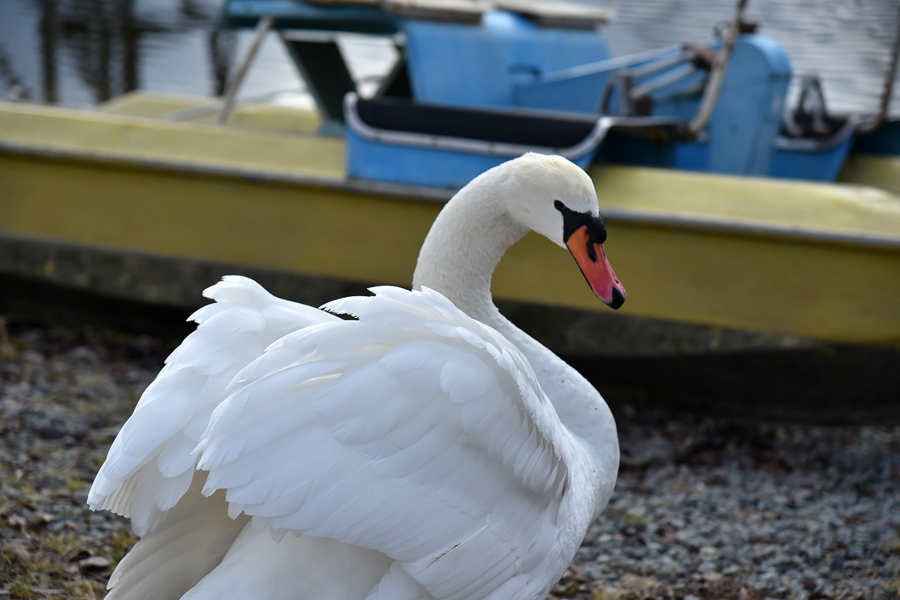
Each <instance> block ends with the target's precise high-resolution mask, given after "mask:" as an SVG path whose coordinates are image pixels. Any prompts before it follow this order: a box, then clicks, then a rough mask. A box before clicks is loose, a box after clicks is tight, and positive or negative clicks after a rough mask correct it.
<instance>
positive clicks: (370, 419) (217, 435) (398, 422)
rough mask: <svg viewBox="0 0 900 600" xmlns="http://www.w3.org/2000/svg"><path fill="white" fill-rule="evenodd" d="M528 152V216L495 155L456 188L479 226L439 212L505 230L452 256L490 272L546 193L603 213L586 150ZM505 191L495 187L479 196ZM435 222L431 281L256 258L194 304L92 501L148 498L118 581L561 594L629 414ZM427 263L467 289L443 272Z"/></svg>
mask: <svg viewBox="0 0 900 600" xmlns="http://www.w3.org/2000/svg"><path fill="white" fill-rule="evenodd" d="M516 162H517V161H513V162H512V163H507V165H509V164H514V163H516ZM523 165H524V166H526V167H527V166H529V165H530V166H531V167H534V170H536V171H540V170H542V169H543V170H544V171H546V172H545V173H543V175H541V176H540V177H539V178H538V179H539V182H540V185H537V184H535V183H534V181H532V179H533V178H534V177H535V175H534V173H531V175H530V177H526V178H525V180H526V184H527V185H528V187H527V190H528V191H530V192H531V193H532V196H534V197H530V196H528V195H527V194H526V198H525V200H524V201H523V202H524V204H525V205H526V208H525V209H522V214H523V215H524V216H523V217H522V220H524V221H525V222H526V224H527V227H523V226H522V225H516V224H514V222H513V224H512V225H510V224H509V223H507V222H508V221H510V220H509V217H508V214H509V213H508V212H506V211H507V208H506V207H505V206H504V204H509V203H510V200H509V198H506V197H505V196H504V195H503V194H502V193H501V192H502V191H503V190H504V189H505V188H503V187H502V186H500V187H498V186H499V183H498V182H501V183H502V182H503V181H506V182H507V183H506V184H505V185H506V187H507V188H509V187H510V185H509V181H508V180H509V179H510V175H511V170H510V168H509V167H506V166H503V167H500V168H498V169H495V170H494V171H492V172H489V174H486V175H484V176H482V177H480V178H478V179H476V180H475V181H474V182H473V183H472V184H470V186H468V187H467V188H465V189H464V190H463V191H461V192H460V193H459V194H458V195H457V197H456V199H454V201H453V202H451V204H450V205H448V208H453V207H456V209H457V210H463V209H464V208H465V206H466V204H467V203H469V204H471V205H473V206H475V207H476V209H475V213H477V217H476V218H475V219H473V220H471V227H470V228H469V229H470V230H471V231H467V230H465V228H462V229H460V223H459V222H458V221H455V222H453V223H451V226H447V223H448V222H449V221H450V219H449V218H447V217H445V218H444V221H445V224H444V226H443V227H442V231H444V232H445V233H446V232H447V231H451V232H452V231H453V228H454V227H456V228H457V230H458V231H457V234H458V235H460V236H463V237H465V236H466V235H467V234H468V235H470V236H471V235H472V231H474V230H477V229H478V228H479V227H481V228H482V229H484V228H485V227H487V226H499V227H500V229H501V231H500V235H498V237H497V238H496V239H491V240H490V244H493V245H494V246H491V247H487V246H486V247H484V248H482V249H480V250H479V248H477V247H475V246H476V245H477V243H476V242H472V240H471V239H468V240H464V241H461V242H459V243H458V244H457V246H458V247H457V248H456V251H458V252H457V254H453V252H454V249H453V248H448V252H449V253H448V254H447V257H448V260H447V262H448V263H456V264H457V268H459V265H465V263H466V262H467V261H469V262H471V261H473V260H474V261H476V262H478V263H479V265H480V268H482V269H487V270H488V271H489V270H492V269H493V264H490V263H491V262H492V261H493V263H495V262H496V260H499V257H500V255H502V250H503V249H504V248H505V246H508V245H509V244H511V243H513V242H514V241H515V240H516V239H518V237H521V235H523V234H524V232H525V231H527V228H532V229H536V228H537V227H538V225H540V227H542V229H543V230H544V232H545V233H546V232H552V231H553V230H554V228H555V227H556V225H555V224H548V223H546V222H543V223H542V224H538V223H535V222H528V221H529V220H531V221H533V220H534V219H538V217H536V216H535V215H539V214H544V217H542V218H544V219H545V220H546V219H547V218H551V219H555V213H554V212H547V211H546V210H545V208H544V207H543V205H541V204H540V202H541V201H546V200H547V199H546V198H543V197H542V195H543V194H545V193H546V194H550V197H549V201H550V202H551V206H552V201H553V200H554V199H556V198H557V197H558V196H562V197H563V200H564V201H566V202H568V203H569V204H570V205H572V206H574V207H575V208H578V209H580V210H581V209H584V210H591V209H592V207H593V210H594V211H596V196H595V195H594V194H593V190H592V188H590V189H589V188H588V187H587V186H588V184H589V183H590V180H589V178H587V177H586V176H585V175H584V174H583V172H581V171H580V170H578V169H577V167H574V165H571V163H568V162H567V161H564V160H562V159H558V158H555V157H536V155H528V156H526V157H523V158H522V159H518V166H519V167H522V166H523ZM490 173H493V175H490ZM579 173H580V174H579ZM548 177H549V178H550V179H552V178H553V177H555V178H556V179H557V180H558V181H559V185H558V186H556V187H555V188H554V186H553V185H551V184H548V183H547V182H546V181H545V179H547V178H548ZM573 179H574V181H575V182H574V183H573V181H572V180H573ZM585 179H586V180H587V183H585ZM551 183H552V182H551ZM548 186H549V187H548ZM507 191H508V192H509V194H510V195H514V194H515V193H518V192H521V191H522V190H521V189H518V190H517V189H510V190H507ZM488 194H492V195H496V196H498V200H497V201H496V202H495V203H494V204H491V203H489V202H488V203H485V202H484V201H483V200H482V199H480V198H479V196H480V197H481V198H483V197H484V196H486V195H488ZM538 196H540V198H539V197H538ZM528 202H533V203H534V204H535V206H534V207H531V208H529V207H528V206H527V204H528ZM592 203H593V204H592ZM485 207H487V208H485ZM492 207H493V208H492ZM542 211H543V213H542ZM445 212H447V210H446V209H445ZM450 212H451V213H452V211H450ZM547 215H550V216H549V217H547ZM442 216H444V213H442ZM440 220H441V219H440V218H439V220H438V221H439V222H440ZM554 223H555V221H554ZM559 226H560V228H561V221H560V223H559ZM504 228H505V229H504ZM435 229H438V227H437V226H436V227H435ZM504 232H505V233H504ZM477 233H479V235H480V232H477ZM432 234H435V230H432ZM432 234H429V240H431V241H430V242H429V241H426V246H425V247H423V252H422V255H421V256H420V264H419V269H418V270H417V274H416V279H417V282H416V285H417V287H422V288H423V289H421V290H420V291H408V290H403V289H399V288H392V287H380V288H373V290H372V291H373V292H374V296H371V297H353V298H344V299H341V300H337V301H334V302H331V303H329V304H327V305H326V306H325V307H323V308H325V310H319V309H315V308H311V307H308V306H303V305H299V304H295V303H292V302H287V301H285V300H280V299H278V298H275V297H274V296H272V295H270V294H268V292H266V291H265V290H264V289H263V288H261V287H260V286H259V285H258V284H256V283H255V282H253V281H251V280H249V279H246V278H243V277H227V278H225V279H224V280H223V281H222V282H220V283H218V284H216V285H215V286H213V287H211V288H210V289H209V290H207V291H206V292H205V295H206V296H208V297H210V298H212V299H213V300H215V301H216V303H214V304H211V305H208V306H206V307H204V308H202V309H201V310H199V311H197V313H195V315H194V316H193V317H192V318H193V319H194V320H195V321H197V323H198V328H197V330H196V331H195V332H194V333H193V334H191V335H190V336H188V338H187V339H186V340H185V341H184V343H183V344H182V345H181V346H180V347H179V348H178V349H176V350H175V352H173V353H172V355H171V356H170V357H169V359H168V360H167V364H166V366H165V368H164V369H163V370H162V371H161V372H160V374H159V376H158V377H157V379H156V380H155V381H154V382H153V384H151V385H150V387H148V389H147V390H146V392H145V393H144V395H143V396H142V398H141V400H140V402H139V403H138V406H137V408H136V409H135V412H134V414H133V415H132V417H131V418H130V419H129V420H128V422H127V423H126V424H125V426H124V427H123V429H122V431H121V432H120V434H119V436H118V437H117V438H116V440H115V442H114V443H113V446H112V448H111V449H110V453H109V458H108V459H107V461H106V463H104V465H103V466H102V468H101V470H100V472H99V473H98V476H97V479H96V480H95V482H94V485H93V487H92V488H91V492H90V495H89V502H90V504H91V506H92V508H106V509H110V510H113V511H115V512H117V513H119V514H124V515H128V516H130V517H131V519H132V524H133V528H134V529H135V531H136V532H137V533H138V534H140V535H141V536H142V539H141V541H140V542H138V544H137V545H136V547H135V548H134V550H132V552H131V553H130V554H129V555H128V556H127V557H126V558H125V559H124V560H123V561H122V562H121V563H120V565H119V567H118V568H117V569H116V572H115V573H114V575H113V577H112V579H111V580H110V586H111V588H112V592H111V593H110V595H109V598H146V597H151V596H152V597H154V598H181V597H183V598H187V599H191V600H204V599H213V598H254V597H258V598H266V599H268V600H274V599H277V598H297V597H302V598H315V599H317V600H329V599H331V598H334V599H338V598H340V599H345V600H366V599H370V600H376V599H377V600H407V599H408V600H432V599H437V598H441V599H459V600H462V599H472V600H475V599H481V598H484V599H491V600H500V599H504V600H505V599H509V598H522V599H537V598H542V597H543V596H544V595H546V593H547V592H548V591H549V588H550V587H551V586H552V585H553V584H554V583H555V582H556V580H557V579H558V578H559V577H560V576H561V575H562V573H563V571H564V569H565V567H566V566H567V565H568V563H569V562H570V560H571V558H572V556H573V554H574V552H575V550H576V549H577V547H578V545H579V544H580V541H581V538H582V537H583V535H584V532H585V531H586V529H587V526H588V525H589V523H590V521H591V520H592V519H593V518H594V517H595V516H596V515H597V514H599V511H600V510H602V508H603V507H604V506H605V504H606V502H607V500H608V498H609V494H610V493H611V491H612V485H613V483H614V481H615V475H616V473H615V471H616V467H617V464H618V446H617V443H616V440H615V424H614V422H613V421H612V417H611V415H610V414H609V410H608V408H607V407H606V405H605V403H604V402H603V400H602V398H600V396H599V394H597V392H596V390H594V389H593V388H592V387H591V386H590V385H589V384H588V383H587V382H586V381H584V379H583V378H581V376H580V375H578V374H577V373H576V372H575V371H574V370H572V369H571V368H570V367H568V366H567V365H565V363H562V361H560V360H559V359H557V358H556V357H555V356H553V355H552V353H550V352H549V351H548V350H546V349H545V348H543V347H542V346H540V344H538V343H537V342H535V341H534V340H532V339H531V338H529V337H528V336H527V335H525V334H524V333H522V332H521V331H520V330H518V329H516V328H515V327H514V326H512V324H510V323H509V322H508V321H506V320H505V319H503V318H502V317H501V316H500V315H499V313H497V312H496V309H494V308H493V305H492V304H491V303H490V301H489V289H487V288H486V287H485V286H488V287H489V283H490V277H489V275H488V276H487V277H486V278H485V276H484V275H483V274H481V275H479V274H478V273H476V274H475V275H474V276H473V280H472V281H471V282H470V283H471V288H472V289H473V290H474V292H472V295H469V296H467V295H466V287H465V282H460V281H454V280H453V274H452V269H451V268H449V267H447V265H446V264H445V265H442V266H440V267H437V266H436V265H434V264H433V262H434V261H433V259H428V254H429V250H428V249H429V248H430V249H431V251H434V249H435V248H436V247H440V246H441V245H444V244H447V243H448V238H445V237H442V236H441V235H440V234H439V233H438V234H435V235H434V236H433V235H432ZM559 235H560V236H561V235H562V233H561V232H559ZM554 241H556V242H557V243H560V242H559V240H554ZM429 244H430V246H429ZM504 244H505V246H504ZM498 248H499V250H498ZM467 252H474V254H472V255H468V254H466V253H467ZM498 252H499V253H498ZM429 264H430V265H431V266H432V267H434V268H433V269H431V270H429V269H423V266H428V265H429ZM476 266H478V265H476ZM464 268H467V267H464ZM429 272H430V273H433V274H434V277H433V279H434V283H435V285H436V286H438V287H445V288H447V290H448V292H450V293H451V297H452V298H453V299H454V302H451V301H450V300H448V299H447V298H446V297H444V296H443V295H442V294H440V293H438V292H436V291H433V290H431V289H428V287H425V286H426V285H427V284H428V283H430V281H429V277H428V274H429ZM423 273H424V276H423ZM485 295H487V297H488V300H487V305H485V304H484V297H485ZM457 305H459V306H462V307H465V309H466V310H467V312H468V313H469V314H466V313H465V312H463V310H460V308H458V307H457ZM332 313H343V314H347V315H352V316H353V317H354V318H353V319H350V320H346V319H342V318H339V317H338V316H335V314H332ZM469 315H475V316H477V317H478V318H479V319H481V321H479V320H475V319H474V318H472V317H471V316H469ZM482 321H483V322H482ZM485 323H490V325H487V324H485ZM511 340H512V341H511ZM523 352H524V354H523ZM545 392H552V395H551V397H549V398H548V396H547V393H545ZM560 396H563V398H561V399H560V398H559V397H560ZM595 437H596V438H598V439H593V438H595ZM201 490H202V493H201Z"/></svg>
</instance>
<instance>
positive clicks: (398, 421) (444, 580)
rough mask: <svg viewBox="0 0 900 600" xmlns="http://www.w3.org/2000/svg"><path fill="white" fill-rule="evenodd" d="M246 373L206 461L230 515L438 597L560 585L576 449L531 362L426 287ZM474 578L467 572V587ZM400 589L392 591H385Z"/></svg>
mask: <svg viewBox="0 0 900 600" xmlns="http://www.w3.org/2000/svg"><path fill="white" fill-rule="evenodd" d="M373 291H374V292H375V293H376V296H375V297H370V298H347V299H343V300H340V301H336V302H334V303H331V304H329V305H326V308H327V309H328V310H331V311H334V312H346V313H351V314H353V315H356V316H357V317H358V321H336V322H329V323H322V324H320V325H317V326H314V327H308V328H305V329H302V330H300V331H296V332H294V333H292V334H289V335H287V336H285V337H283V338H282V339H280V340H279V341H278V342H276V343H274V344H273V345H272V346H271V347H270V348H269V349H268V350H267V351H266V352H265V353H264V354H263V355H262V356H260V357H259V358H258V359H256V360H255V361H254V362H253V363H251V364H250V365H248V366H247V367H246V368H245V369H243V371H242V372H241V373H240V374H238V375H237V377H236V378H235V381H234V384H233V386H232V388H231V395H230V396H229V397H228V399H227V400H225V401H224V402H222V403H221V404H220V405H219V406H218V407H217V408H216V409H215V412H214V414H213V416H212V419H211V420H210V424H209V428H208V429H207V431H206V433H205V434H204V435H203V437H202V439H201V441H200V444H199V445H198V448H197V450H198V452H199V454H200V461H199V465H198V466H199V468H200V469H204V470H208V471H209V476H208V479H207V482H206V487H205V489H204V493H207V494H212V493H213V492H215V491H216V490H217V489H225V490H226V499H227V501H228V502H229V505H230V507H229V510H230V511H231V514H233V515H236V514H238V513H239V512H240V511H241V510H243V511H244V512H245V513H247V514H249V515H251V516H252V517H253V520H254V524H255V525H256V526H257V527H258V528H260V529H261V528H262V527H265V526H266V525H270V526H271V527H273V528H275V529H279V528H280V529H288V530H293V531H295V532H300V533H304V534H308V535H313V536H320V537H328V538H333V539H336V540H340V541H343V542H347V543H351V544H355V545H359V546H364V547H368V548H372V549H375V550H379V551H381V552H383V553H385V554H387V555H388V556H390V557H391V558H393V559H395V560H397V561H398V562H399V564H400V566H401V567H402V569H403V570H404V572H406V573H408V574H409V575H410V576H412V578H413V579H414V580H415V581H417V582H419V583H420V584H421V585H423V586H424V587H425V588H426V589H427V590H428V592H429V593H430V594H431V595H432V596H433V597H435V598H448V599H449V598H454V599H455V598H459V599H461V598H471V599H477V598H488V597H491V598H493V597H501V596H502V597H504V598H510V597H516V596H518V595H520V594H523V593H525V592H529V593H532V594H533V593H535V592H536V591H540V590H541V589H542V588H543V586H545V585H547V582H546V581H544V580H543V579H541V578H529V576H528V574H529V572H530V571H531V570H532V569H534V568H535V567H537V566H538V565H539V564H541V562H542V561H544V560H545V559H546V557H547V556H549V555H552V554H553V546H554V544H555V541H556V536H557V533H558V527H559V523H560V521H561V520H562V518H563V516H561V515H560V514H559V510H560V506H561V504H562V498H563V496H564V494H565V492H566V489H567V486H568V485H569V482H568V477H569V475H568V470H567V467H566V464H565V463H564V461H563V459H562V456H563V455H564V454H565V452H563V451H561V449H563V448H564V447H566V446H567V445H568V444H569V443H570V440H569V438H568V434H567V432H566V431H565V430H564V429H562V428H561V426H560V424H559V421H558V418H557V417H556V413H555V411H554V409H553V407H552V405H551V404H550V403H549V402H548V401H547V400H546V398H545V397H544V396H543V393H542V392H541V390H540V387H539V385H538V384H537V381H536V379H535V377H534V374H533V373H532V371H531V369H530V367H529V365H528V363H527V361H526V360H525V359H524V357H523V356H522V355H521V353H520V352H519V351H518V350H517V349H516V348H515V347H514V346H512V345H511V344H510V343H509V342H507V341H506V340H505V339H504V338H503V337H502V336H500V335H499V334H498V333H497V332H495V331H494V330H493V329H491V328H489V327H487V326H485V325H483V324H481V323H478V322H477V321H474V320H472V319H470V318H469V317H467V316H466V315H464V314H463V313H462V312H460V311H459V310H457V309H456V308H455V307H454V306H453V305H452V304H451V303H450V302H449V301H447V300H446V299H445V298H443V297H442V296H440V295H439V294H437V293H435V292H432V291H429V290H425V291H423V292H409V291H406V290H400V289H397V288H375V289H374V290H373ZM463 575H464V576H463ZM385 585H387V584H385Z"/></svg>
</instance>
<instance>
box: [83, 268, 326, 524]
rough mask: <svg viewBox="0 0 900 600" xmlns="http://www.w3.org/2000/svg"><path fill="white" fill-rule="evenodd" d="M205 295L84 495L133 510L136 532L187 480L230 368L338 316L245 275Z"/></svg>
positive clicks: (157, 516)
mask: <svg viewBox="0 0 900 600" xmlns="http://www.w3.org/2000/svg"><path fill="white" fill-rule="evenodd" d="M204 296H206V297H207V298H211V299H213V300H216V301H217V302H216V303H214V304H209V305H207V306H205V307H203V308H201V309H200V310H198V311H197V312H196V313H194V314H193V315H192V316H191V320H193V321H196V322H197V323H198V327H197V330H196V331H195V332H193V333H192V334H191V335H189V336H188V337H187V338H186V339H185V340H184V342H183V343H182V344H181V345H180V346H179V347H178V348H177V349H176V350H175V351H174V352H173V353H172V354H171V356H169V358H168V359H166V366H165V367H164V368H163V370H162V371H161V372H160V374H159V375H158V376H157V378H156V380H155V381H154V382H153V383H152V384H150V386H149V387H148V388H147V390H146V391H145V392H144V394H143V395H142V396H141V399H140V401H139V402H138V405H137V407H136V408H135V411H134V414H133V415H132V416H131V417H130V418H129V419H128V421H127V422H126V423H125V425H124V426H123V427H122V430H121V431H120V432H119V435H118V436H117V437H116V439H115V441H114V442H113V444H112V447H111V448H110V451H109V455H108V457H107V460H106V462H105V463H104V464H103V466H102V467H101V468H100V472H99V473H98V474H97V477H96V479H95V480H94V484H93V485H92V487H91V491H90V494H89V496H88V502H89V504H90V505H91V508H94V509H101V508H102V509H108V510H112V511H114V512H116V513H118V514H121V515H125V516H130V517H131V521H132V528H133V529H134V530H135V532H136V533H138V534H139V535H144V534H145V533H147V532H148V531H152V530H153V529H154V528H155V527H156V526H157V525H158V524H159V522H160V520H161V518H162V516H163V514H165V512H166V511H167V510H169V509H170V508H172V507H173V506H175V504H176V503H177V502H178V500H179V499H180V498H181V497H182V496H183V495H184V493H185V492H186V491H187V489H188V487H189V486H190V484H191V479H192V477H193V474H194V469H195V465H196V457H195V456H194V455H193V454H192V451H193V450H194V448H195V447H196V445H197V442H198V440H199V439H200V436H201V435H202V434H203V432H204V431H205V430H206V428H207V426H208V425H209V419H210V416H211V415H212V413H213V410H214V409H215V408H216V406H218V404H219V403H220V402H221V401H222V400H223V399H224V398H225V397H226V396H227V394H226V388H227V387H228V385H229V384H230V383H231V380H232V379H233V378H234V376H235V374H237V373H238V372H239V371H240V370H241V369H243V368H244V367H245V366H246V365H247V364H249V363H250V362H251V361H253V360H254V359H255V358H257V357H258V356H260V355H261V354H262V353H263V351H264V350H265V348H266V347H267V346H268V345H269V344H271V343H272V342H274V341H275V340H277V339H278V338H280V337H282V336H284V335H286V334H288V333H290V332H292V331H296V330H298V329H301V328H303V327H308V326H311V325H317V324H320V323H325V322H329V321H334V320H339V319H338V318H337V317H335V316H333V315H330V314H328V313H325V312H323V311H320V310H318V309H315V308H312V307H309V306H305V305H302V304H297V303H294V302H288V301H286V300H281V299H279V298H276V297H274V296H272V295H271V294H269V293H268V292H266V291H265V290H264V289H263V288H262V286H260V285H259V284H257V283H256V282H254V281H253V280H251V279H247V278H245V277H236V276H231V277H226V278H225V279H223V281H221V282H219V283H218V284H216V285H214V286H212V287H211V288H209V289H207V290H206V291H205V292H204Z"/></svg>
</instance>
